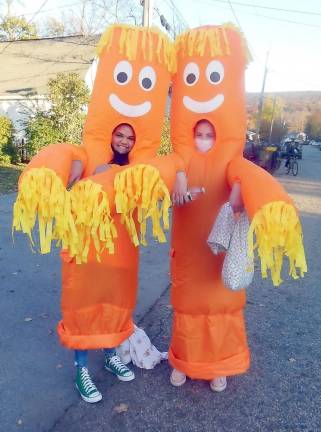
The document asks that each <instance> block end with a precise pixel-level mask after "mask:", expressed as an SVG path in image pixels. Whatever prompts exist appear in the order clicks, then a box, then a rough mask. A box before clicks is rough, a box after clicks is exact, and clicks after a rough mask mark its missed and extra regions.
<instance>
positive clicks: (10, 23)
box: [0, 16, 37, 41]
mask: <svg viewBox="0 0 321 432" xmlns="http://www.w3.org/2000/svg"><path fill="white" fill-rule="evenodd" d="M36 38H37V28H36V26H35V24H30V23H28V21H27V20H26V19H25V18H23V17H22V18H19V17H14V16H6V17H5V18H4V19H3V20H2V22H1V23H0V41H13V40H21V39H36Z"/></svg>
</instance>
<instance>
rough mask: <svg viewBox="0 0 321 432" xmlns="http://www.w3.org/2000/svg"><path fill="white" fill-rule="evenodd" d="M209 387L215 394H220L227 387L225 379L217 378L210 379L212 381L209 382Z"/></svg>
mask: <svg viewBox="0 0 321 432" xmlns="http://www.w3.org/2000/svg"><path fill="white" fill-rule="evenodd" d="M210 386H211V389H212V390H213V391H215V392H222V391H224V390H225V389H226V386H227V381H226V377H225V376H223V377H218V378H214V379H212V381H211V382H210Z"/></svg>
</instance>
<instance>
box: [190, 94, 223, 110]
mask: <svg viewBox="0 0 321 432" xmlns="http://www.w3.org/2000/svg"><path fill="white" fill-rule="evenodd" d="M223 102H224V95H223V94H222V93H220V94H218V95H216V96H214V97H213V98H212V99H209V100H207V101H203V102H201V101H197V100H195V99H192V98H190V97H189V96H184V97H183V104H184V106H185V108H187V109H188V110H189V111H192V112H194V113H197V114H206V113H210V112H212V111H215V110H216V109H217V108H219V107H220V106H221V105H222V103H223Z"/></svg>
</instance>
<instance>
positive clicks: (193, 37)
mask: <svg viewBox="0 0 321 432" xmlns="http://www.w3.org/2000/svg"><path fill="white" fill-rule="evenodd" d="M228 29H231V30H233V31H235V32H237V33H238V34H239V35H240V38H241V43H242V49H243V53H244V58H245V60H246V64H248V63H250V61H251V60H252V57H251V54H250V51H249V49H248V46H247V43H246V39H245V36H244V35H243V33H242V32H241V31H240V29H239V28H237V27H236V26H235V25H234V24H232V23H226V24H222V25H219V26H204V27H199V28H195V29H192V30H188V31H186V32H184V33H182V34H180V35H179V36H178V37H177V38H176V40H175V46H176V50H177V52H179V53H180V54H182V55H183V56H185V57H186V56H190V57H192V56H194V55H196V56H200V57H203V56H204V54H205V50H206V47H207V46H208V47H209V49H210V53H211V56H212V57H215V56H230V55H231V54H233V53H232V52H231V46H230V42H229V39H228V32H227V31H226V30H228Z"/></svg>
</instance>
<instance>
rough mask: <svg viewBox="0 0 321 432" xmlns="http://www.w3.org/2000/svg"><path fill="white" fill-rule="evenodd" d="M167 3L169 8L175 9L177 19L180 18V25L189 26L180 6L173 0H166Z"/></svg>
mask: <svg viewBox="0 0 321 432" xmlns="http://www.w3.org/2000/svg"><path fill="white" fill-rule="evenodd" d="M165 3H166V4H167V6H168V8H169V9H171V10H173V13H175V16H176V19H178V21H179V23H180V25H181V27H182V28H184V29H185V28H189V25H188V23H187V21H186V20H185V18H184V17H183V15H182V14H181V12H180V10H179V9H178V7H177V6H176V5H175V4H174V2H173V1H172V0H165Z"/></svg>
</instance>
